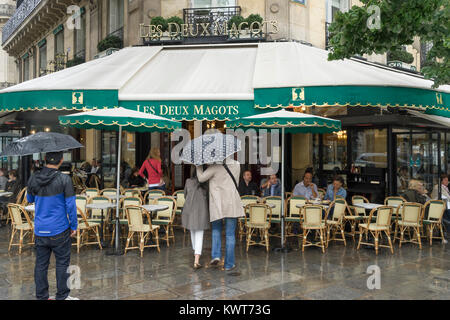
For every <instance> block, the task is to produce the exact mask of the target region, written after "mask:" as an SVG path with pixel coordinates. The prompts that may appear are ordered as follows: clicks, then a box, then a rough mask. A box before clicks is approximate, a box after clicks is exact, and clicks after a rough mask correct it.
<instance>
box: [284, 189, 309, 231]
mask: <svg viewBox="0 0 450 320" xmlns="http://www.w3.org/2000/svg"><path fill="white" fill-rule="evenodd" d="M297 205H303V206H304V205H306V198H305V197H304V196H291V197H289V198H288V199H287V200H286V205H285V206H284V208H285V214H284V216H285V218H284V221H285V224H286V238H287V237H301V234H294V233H293V232H292V227H293V225H294V223H296V222H297V223H299V224H301V223H302V219H303V208H302V209H300V208H297Z"/></svg>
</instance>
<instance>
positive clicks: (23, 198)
mask: <svg viewBox="0 0 450 320" xmlns="http://www.w3.org/2000/svg"><path fill="white" fill-rule="evenodd" d="M27 203H28V201H27V187H25V188H23V189H22V190H20V192H19V193H18V194H17V197H16V204H20V205H21V206H26V205H27ZM10 221H11V215H10V214H9V209H8V211H7V216H6V224H8V223H9V222H10Z"/></svg>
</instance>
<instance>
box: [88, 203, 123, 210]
mask: <svg viewBox="0 0 450 320" xmlns="http://www.w3.org/2000/svg"><path fill="white" fill-rule="evenodd" d="M115 206H116V204H115V203H88V204H87V205H86V208H88V209H101V210H105V209H109V208H114V207H115Z"/></svg>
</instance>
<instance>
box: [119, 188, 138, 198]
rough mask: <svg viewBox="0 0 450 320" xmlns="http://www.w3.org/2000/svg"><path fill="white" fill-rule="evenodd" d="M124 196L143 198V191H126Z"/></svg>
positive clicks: (123, 192)
mask: <svg viewBox="0 0 450 320" xmlns="http://www.w3.org/2000/svg"><path fill="white" fill-rule="evenodd" d="M122 195H124V196H125V197H139V198H141V197H142V196H141V191H139V189H124V190H123V191H122Z"/></svg>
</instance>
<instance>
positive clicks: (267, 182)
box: [261, 174, 281, 197]
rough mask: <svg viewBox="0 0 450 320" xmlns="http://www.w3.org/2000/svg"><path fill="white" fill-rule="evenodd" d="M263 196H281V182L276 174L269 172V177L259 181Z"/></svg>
mask: <svg viewBox="0 0 450 320" xmlns="http://www.w3.org/2000/svg"><path fill="white" fill-rule="evenodd" d="M261 190H262V193H263V197H269V196H281V183H280V180H279V179H278V177H277V175H276V174H271V175H270V176H269V179H264V180H263V181H261Z"/></svg>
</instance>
